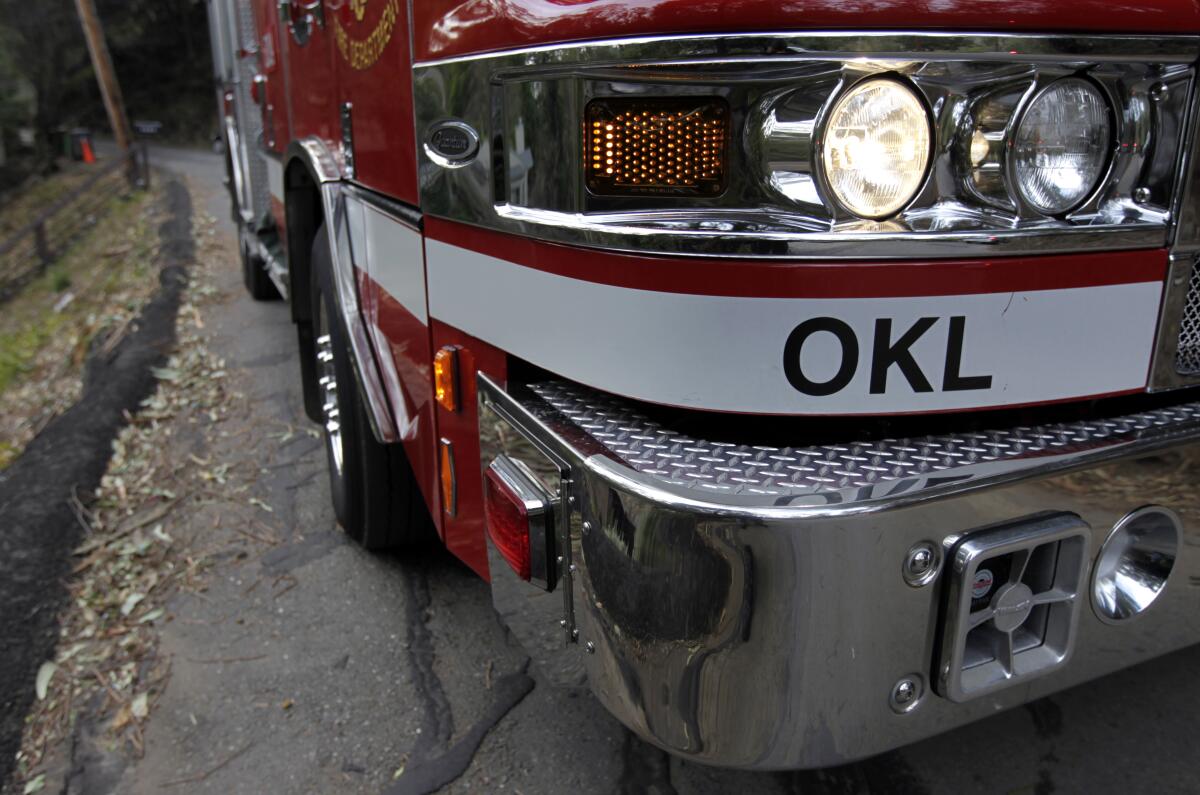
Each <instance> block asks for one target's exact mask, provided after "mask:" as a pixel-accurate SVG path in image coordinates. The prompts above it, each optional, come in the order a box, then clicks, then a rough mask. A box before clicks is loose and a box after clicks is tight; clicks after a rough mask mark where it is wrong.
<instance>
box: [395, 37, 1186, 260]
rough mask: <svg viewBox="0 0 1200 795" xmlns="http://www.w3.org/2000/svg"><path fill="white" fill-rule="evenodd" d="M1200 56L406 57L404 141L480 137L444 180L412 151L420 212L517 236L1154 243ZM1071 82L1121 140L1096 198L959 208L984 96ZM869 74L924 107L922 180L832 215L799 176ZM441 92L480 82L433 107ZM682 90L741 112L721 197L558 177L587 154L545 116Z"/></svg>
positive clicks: (651, 49) (719, 51)
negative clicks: (1066, 210) (1071, 205)
mask: <svg viewBox="0 0 1200 795" xmlns="http://www.w3.org/2000/svg"><path fill="white" fill-rule="evenodd" d="M1198 53H1200V40H1198V39H1196V38H1195V37H1186V36H1166V37H1156V38H1153V39H1150V38H1142V37H1136V36H1088V37H1065V36H1038V35H1029V36H1023V35H1017V36H1012V35H996V34H937V33H929V34H914V33H886V32H883V33H871V32H867V33H853V34H845V33H830V34H820V33H779V34H747V35H736V36H722V37H713V36H676V37H671V38H669V39H667V38H658V37H653V38H643V39H629V40H613V41H601V42H586V43H582V44H567V45H558V46H554V47H540V48H532V49H527V50H515V51H506V52H500V53H489V54H484V55H478V56H468V57H463V58H451V59H446V60H441V61H431V62H425V63H418V64H416V65H415V67H414V86H415V93H416V107H417V108H418V118H417V127H418V135H423V134H424V133H425V131H426V130H428V129H430V128H431V126H433V125H435V124H437V123H439V122H440V121H444V120H445V119H446V118H453V119H456V120H459V121H461V122H463V123H465V124H468V125H470V126H471V127H472V129H474V130H476V131H478V133H479V135H480V140H481V145H480V149H479V153H478V155H477V156H476V157H475V159H474V160H473V161H472V162H470V163H468V164H465V165H462V166H461V167H458V168H455V169H453V170H448V169H443V168H441V167H440V166H439V165H438V164H437V163H436V162H434V161H433V160H431V159H429V158H427V157H424V156H422V159H421V163H420V176H419V179H420V190H421V205H422V207H423V209H425V211H426V212H428V213H430V214H432V215H436V216H441V217H446V218H450V219H453V220H458V221H463V222H466V223H471V224H474V225H480V226H485V227H490V228H493V229H497V230H500V231H505V232H510V233H513V234H519V235H523V236H527V237H534V238H540V239H544V240H552V241H557V242H563V243H568V244H574V245H589V246H596V247H601V248H604V249H606V250H610V251H611V250H621V251H654V252H659V253H666V254H678V255H710V256H711V255H717V256H743V255H754V256H756V257H780V258H785V257H786V258H802V257H814V258H821V259H830V258H855V259H862V258H884V259H891V258H912V257H923V256H946V257H950V256H996V255H1002V254H1048V253H1056V252H1078V251H1081V250H1108V251H1112V250H1128V249H1137V248H1156V247H1162V246H1164V245H1165V244H1166V242H1167V239H1168V236H1169V228H1170V224H1171V222H1172V219H1173V217H1174V216H1173V213H1174V210H1175V203H1176V201H1177V197H1178V194H1179V190H1178V189H1177V187H1178V173H1179V163H1178V160H1179V152H1180V149H1181V145H1182V141H1183V140H1184V131H1185V128H1186V127H1187V123H1186V121H1187V120H1186V112H1187V106H1188V98H1189V97H1190V95H1191V90H1192V89H1191V86H1192V66H1191V65H1192V64H1193V63H1194V62H1195V61H1196V57H1197V54H1198ZM1080 71H1086V72H1087V73H1088V74H1089V75H1091V76H1092V77H1093V78H1095V79H1097V80H1099V81H1100V82H1101V83H1103V84H1104V85H1105V91H1106V92H1107V96H1108V97H1109V101H1110V103H1111V104H1112V106H1113V109H1114V111H1115V114H1116V122H1117V124H1118V128H1119V133H1118V139H1117V142H1118V144H1119V145H1118V146H1117V147H1115V148H1114V157H1113V162H1112V164H1111V168H1110V170H1109V173H1108V175H1107V176H1106V177H1105V179H1104V180H1102V182H1101V185H1100V187H1099V188H1098V189H1097V190H1096V192H1095V195H1093V196H1092V197H1091V198H1090V199H1089V200H1088V201H1087V202H1085V204H1084V205H1083V206H1082V207H1080V208H1079V209H1078V210H1076V211H1073V212H1072V213H1070V214H1069V215H1068V216H1067V217H1064V218H1051V217H1046V216H1041V215H1038V214H1035V213H1030V212H1028V208H1024V207H1021V206H1012V205H1011V203H1007V202H1006V201H1004V200H998V199H996V197H988V198H986V200H985V199H980V197H978V196H973V195H971V193H970V191H968V190H966V189H965V187H964V186H962V185H961V184H960V176H961V175H960V174H959V173H958V171H957V170H956V168H955V165H954V164H955V158H956V157H958V149H959V148H960V147H958V143H960V142H961V138H962V135H961V130H960V129H959V128H960V126H961V125H962V124H963V123H965V122H964V119H967V118H968V117H969V116H970V113H971V111H972V109H973V108H975V107H976V105H977V104H978V102H979V101H981V100H980V95H979V92H980V91H984V92H985V93H986V91H987V90H990V89H991V88H995V87H996V86H1006V87H1008V88H1009V89H1011V90H1012V91H1015V92H1017V93H1018V94H1022V92H1024V94H1023V95H1024V96H1027V95H1028V92H1029V90H1031V89H1033V88H1036V87H1037V86H1039V85H1043V84H1045V83H1047V82H1049V81H1051V80H1053V79H1056V78H1057V77H1062V76H1065V75H1070V74H1074V73H1077V72H1080ZM880 73H896V74H901V75H904V76H905V77H906V78H907V79H909V80H911V81H912V82H913V83H914V85H917V86H918V87H919V88H920V89H921V91H922V92H923V93H924V95H925V100H926V101H927V102H929V104H930V106H931V107H935V108H937V109H938V110H937V112H936V119H935V128H936V129H937V130H938V145H937V146H938V154H937V157H936V158H935V161H936V162H935V164H934V166H933V168H931V173H930V177H929V179H928V181H927V183H926V185H925V187H924V188H923V189H922V190H921V191H920V193H919V195H918V197H917V198H916V199H915V200H914V201H913V203H912V204H911V205H910V206H909V207H908V208H907V209H905V210H904V211H902V212H901V213H900V214H898V215H897V216H895V217H894V218H892V219H889V220H888V221H887V222H886V223H878V222H863V221H859V220H857V219H853V218H848V217H845V215H844V213H839V212H838V211H837V209H836V207H835V206H833V205H834V204H836V203H832V202H831V201H828V200H827V199H828V196H827V190H826V189H825V187H824V185H823V182H822V177H821V175H820V173H819V169H815V168H814V167H813V163H814V157H813V155H814V152H815V149H814V146H818V144H817V142H816V141H815V139H814V135H813V133H814V131H815V130H819V128H820V123H821V119H822V116H823V113H824V112H825V110H826V109H827V106H828V104H829V103H830V102H832V101H834V100H835V99H836V97H837V96H838V94H839V92H840V91H841V90H842V89H843V88H844V87H847V86H849V85H850V84H852V83H853V82H855V81H856V80H858V79H861V78H862V77H864V76H867V75H870V74H880ZM455 85H473V86H478V87H479V88H478V89H477V90H473V91H465V92H453V93H448V91H447V88H448V87H449V86H455ZM689 94H690V95H700V94H714V95H719V96H722V97H724V98H725V99H726V100H727V101H729V103H730V106H731V108H732V109H733V110H734V114H735V116H736V118H735V120H734V121H735V128H734V131H733V132H734V135H733V138H734V140H735V141H736V145H735V146H733V147H731V150H730V157H731V160H730V167H731V169H732V172H731V176H732V181H731V184H730V186H729V188H728V189H727V190H726V191H725V193H724V194H723V195H722V196H720V197H717V198H714V199H709V200H704V201H688V202H682V203H681V202H679V201H676V202H674V203H670V204H667V205H662V204H661V203H659V204H655V203H653V202H649V203H648V202H646V201H637V200H634V201H630V200H627V199H621V200H613V199H611V198H609V199H605V198H603V197H597V196H593V195H591V194H590V193H589V192H588V190H587V189H586V186H585V185H584V184H583V173H582V171H583V169H582V164H580V168H576V169H571V168H563V164H564V163H578V162H579V152H580V150H581V146H582V143H581V139H580V131H579V130H578V129H576V128H577V127H579V126H580V125H573V124H568V125H563V124H561V123H560V120H561V119H562V118H577V119H582V117H583V108H584V106H585V104H586V103H587V102H588V101H590V100H592V99H595V98H599V97H611V96H637V95H643V96H655V95H658V96H675V95H689ZM800 95H805V96H800ZM1020 108H1021V106H1020V105H1017V106H1016V110H1015V111H1014V113H1017V114H1019V113H1020ZM1013 118H1017V116H1014V117H1013ZM1135 199H1136V200H1135ZM1017 204H1018V205H1019V204H1020V203H1019V202H1018V203H1017Z"/></svg>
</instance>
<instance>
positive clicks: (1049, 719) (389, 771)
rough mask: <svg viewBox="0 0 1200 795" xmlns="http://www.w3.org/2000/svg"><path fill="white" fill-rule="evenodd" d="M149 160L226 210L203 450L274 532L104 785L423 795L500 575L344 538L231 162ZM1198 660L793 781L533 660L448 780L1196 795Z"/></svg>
mask: <svg viewBox="0 0 1200 795" xmlns="http://www.w3.org/2000/svg"><path fill="white" fill-rule="evenodd" d="M152 159H153V161H154V162H155V163H156V164H157V165H159V166H166V167H169V168H172V169H174V170H177V171H178V172H180V173H183V174H186V175H187V176H188V177H189V178H190V181H191V184H192V187H193V193H194V196H193V198H194V204H195V206H196V208H197V210H207V212H209V213H211V214H212V215H213V216H215V217H216V218H218V219H221V224H220V225H219V227H218V228H219V234H220V235H222V236H223V237H224V238H225V245H226V248H225V250H226V251H227V252H228V256H227V257H225V258H224V259H223V261H222V269H223V270H222V276H221V279H220V286H221V287H222V289H223V290H225V291H227V292H228V298H227V300H225V301H223V302H221V303H219V304H218V305H217V306H216V307H215V308H214V309H213V310H212V311H211V313H210V316H209V317H207V318H206V322H207V323H209V325H210V326H211V327H212V328H213V330H214V335H215V337H214V345H215V347H216V349H217V351H218V353H220V354H221V355H222V356H224V357H225V359H226V361H227V365H228V369H229V372H230V374H231V378H233V379H234V383H235V385H237V386H238V388H240V389H241V390H243V391H244V392H245V393H246V394H247V395H248V396H249V398H250V401H249V404H250V405H249V408H248V409H247V410H246V411H245V412H243V414H242V415H241V416H239V417H235V418H234V419H232V420H231V422H232V423H233V424H232V425H231V427H230V428H229V429H228V432H227V433H225V434H224V437H225V438H227V440H228V441H227V442H226V443H225V445H224V447H223V448H221V449H217V450H214V451H212V454H214V455H218V456H219V455H229V456H233V457H237V456H241V457H249V458H251V459H253V460H256V461H257V462H258V465H259V466H260V467H261V468H262V471H263V472H264V476H263V478H262V480H261V481H260V483H259V484H258V485H259V487H261V488H263V489H265V490H266V491H265V493H266V495H267V496H266V499H267V501H268V502H269V503H270V504H271V505H272V506H273V509H274V510H273V513H272V515H271V517H270V518H269V520H268V522H269V524H270V526H271V527H272V528H273V532H276V533H278V534H279V537H280V539H281V540H282V543H280V544H278V545H277V546H274V547H272V548H271V549H269V550H266V551H264V552H256V553H255V554H254V555H251V556H248V557H245V556H243V557H238V556H232V557H231V558H230V559H229V560H228V561H227V562H226V563H224V564H218V565H217V566H216V567H215V568H214V569H213V571H212V572H211V577H212V585H211V587H210V588H209V589H208V591H207V592H206V593H205V594H204V595H203V597H202V598H201V597H199V596H196V595H190V594H184V595H181V596H179V597H177V598H176V599H175V600H174V602H173V603H172V605H171V608H172V610H173V611H174V612H175V614H176V616H177V618H176V620H175V621H173V622H171V623H169V624H167V625H166V626H165V628H164V633H165V636H164V648H165V649H166V650H167V651H169V652H170V653H172V654H173V655H174V659H175V660H176V661H177V662H176V663H175V667H174V668H173V673H172V679H171V682H170V685H169V686H168V688H167V691H166V694H165V695H164V697H163V698H162V700H161V702H160V703H159V705H158V707H157V708H156V710H155V712H154V714H153V715H152V717H151V719H150V724H149V730H148V732H147V746H146V756H145V758H144V759H142V760H141V761H140V762H138V763H136V764H133V765H132V766H129V767H126V768H125V769H124V770H120V771H113V772H112V775H111V776H107V777H106V776H97V777H94V779H93V780H94V782H95V783H96V784H97V785H98V786H97V789H104V788H106V787H113V788H114V789H116V790H119V791H126V792H147V793H149V792H162V791H163V790H162V789H161V785H162V783H163V782H164V781H165V780H167V779H170V778H175V777H179V776H182V775H191V776H192V779H193V780H191V782H190V783H189V784H188V785H187V786H185V787H182V789H184V790H187V791H198V792H326V791H338V792H346V791H349V792H356V791H362V792H373V791H380V790H381V789H384V788H386V787H390V786H396V784H399V785H400V786H401V787H404V786H405V782H408V785H409V787H410V788H411V786H412V785H414V784H415V783H417V782H416V780H415V779H414V777H413V775H412V774H413V772H414V769H415V770H420V771H422V772H423V773H428V772H429V770H431V769H434V770H436V769H437V768H438V766H439V765H442V766H443V767H442V769H443V771H444V770H445V765H448V764H449V761H448V760H447V758H446V757H444V756H443V754H444V753H445V752H446V751H447V749H449V748H451V747H452V745H453V743H454V742H456V741H458V740H460V739H461V738H463V737H464V736H467V735H468V734H469V733H470V732H471V729H472V727H473V726H477V725H479V723H480V721H486V719H487V713H488V711H489V708H490V707H491V706H492V705H493V704H494V703H495V702H496V701H497V699H498V698H499V696H500V694H501V691H502V690H503V689H504V688H503V686H502V685H503V683H502V677H504V676H505V675H510V674H514V672H519V671H520V669H521V666H522V662H523V659H524V655H523V654H522V652H521V650H520V649H519V648H518V647H516V646H515V645H513V643H512V641H510V640H509V639H508V638H506V635H505V633H504V631H503V630H502V629H501V628H500V627H499V626H498V625H497V622H496V620H495V617H494V615H493V613H492V611H491V607H490V596H489V592H488V588H487V586H486V585H485V584H484V583H482V582H480V581H478V580H477V579H476V578H475V577H473V576H472V575H471V573H470V572H469V571H467V570H466V569H465V567H463V566H461V565H459V564H458V563H457V562H456V561H454V560H453V559H451V558H450V557H449V556H446V555H437V554H435V555H430V556H426V557H423V558H419V559H403V558H398V557H390V556H382V557H379V556H372V555H369V554H367V553H364V552H362V551H361V550H359V549H358V548H356V547H354V546H353V545H351V544H349V543H347V542H346V541H345V540H344V537H343V536H342V535H341V534H340V532H339V531H338V530H337V528H336V526H335V524H334V520H333V517H332V513H331V511H330V508H329V502H328V489H327V485H326V480H325V477H326V475H325V468H324V467H325V462H324V455H323V452H322V450H321V447H320V444H319V442H317V441H316V440H314V439H312V438H311V437H308V436H305V435H303V434H302V435H300V436H297V437H295V438H289V439H287V440H286V441H281V439H280V438H279V434H278V428H280V427H286V426H288V425H292V426H296V427H303V426H304V425H305V420H304V418H303V410H302V404H301V398H300V392H299V386H298V377H297V364H296V361H295V353H294V342H293V331H292V327H291V325H290V323H289V322H288V319H287V310H286V308H285V307H284V306H283V305H282V304H280V303H275V304H256V303H255V302H253V301H251V300H250V299H249V298H248V297H247V296H246V295H245V294H244V292H243V291H242V290H241V289H240V276H239V273H238V271H237V264H236V254H235V247H234V236H233V230H232V228H231V227H230V226H229V224H228V220H227V219H228V217H229V213H228V207H227V203H226V202H227V198H226V194H225V192H224V190H223V188H222V186H221V176H222V174H221V171H222V166H221V160H220V159H219V157H217V156H215V155H210V154H207V153H204V152H197V151H186V150H170V149H165V148H156V149H155V150H154V152H153V155H152ZM197 521H199V518H197ZM259 583H261V584H259ZM205 659H207V660H213V659H221V660H225V661H226V662H220V663H204V662H202V661H203V660H205ZM189 661H191V662H189ZM197 661H201V662H197ZM1198 664H1200V647H1197V648H1193V649H1188V650H1185V651H1183V652H1179V653H1176V654H1173V655H1170V656H1168V657H1165V658H1161V659H1159V660H1157V661H1153V662H1150V663H1148V664H1145V665H1142V666H1140V667H1137V668H1134V669H1131V670H1128V671H1125V672H1122V673H1119V674H1116V675H1113V676H1110V677H1107V678H1104V679H1102V680H1098V681H1096V682H1093V683H1090V684H1087V685H1084V686H1081V687H1078V688H1075V689H1073V690H1070V691H1066V692H1064V693H1061V694H1059V695H1057V696H1054V697H1052V698H1049V699H1044V700H1042V701H1039V702H1036V703H1034V704H1031V705H1029V706H1027V707H1025V708H1022V709H1016V710H1012V711H1009V712H1005V713H1001V714H997V715H995V716H994V717H992V718H989V719H987V720H984V721H981V722H979V723H976V724H974V725H971V726H968V727H965V728H962V729H959V730H956V731H953V732H951V733H948V734H944V735H942V736H939V737H935V738H932V739H930V740H927V741H924V742H922V743H919V744H917V745H914V746H910V747H907V748H904V749H901V750H899V751H896V752H893V753H889V754H885V755H883V756H881V757H877V758H875V759H871V760H867V761H865V762H862V763H859V764H856V765H850V766H847V767H843V768H839V769H835V770H825V771H809V772H801V773H783V774H780V773H771V774H747V773H741V772H736V771H724V770H715V769H711V768H706V767H703V766H699V765H694V764H688V763H684V762H681V761H679V760H677V759H669V758H667V757H666V756H665V755H663V754H661V753H660V752H657V751H655V750H653V749H650V748H649V747H647V746H646V745H645V744H643V743H641V742H640V741H637V740H636V739H633V738H632V737H631V736H630V735H629V733H628V732H626V731H625V730H624V729H623V728H622V727H621V726H620V725H619V724H618V723H617V722H616V721H615V720H613V719H612V718H611V717H609V716H608V715H607V713H605V711H604V710H603V709H602V708H601V707H600V706H599V705H598V704H597V703H596V701H595V700H594V699H593V698H592V697H591V695H590V694H588V693H587V692H576V691H564V690H557V689H554V688H553V687H551V686H549V685H547V684H546V683H544V682H543V681H542V680H541V679H540V678H539V677H538V675H537V673H536V671H531V675H532V676H533V678H534V687H533V690H532V691H531V692H530V693H529V694H528V696H526V697H525V698H524V699H523V700H522V701H520V703H519V704H517V706H516V707H515V708H514V709H512V710H511V712H509V713H508V714H507V715H505V716H504V717H503V718H502V719H501V720H500V721H499V722H498V723H497V724H496V725H495V727H494V728H493V729H492V730H491V731H490V732H489V733H488V734H487V735H486V736H485V737H484V739H483V741H482V744H481V745H480V746H479V748H478V751H477V752H476V753H474V755H473V756H472V757H471V759H470V762H469V764H468V765H467V768H466V770H465V772H464V773H463V774H462V776H461V777H459V778H458V779H456V780H455V781H453V782H452V783H451V784H449V785H448V786H447V787H446V789H445V790H444V791H447V792H500V791H503V792H520V793H525V794H526V795H532V793H559V792H572V793H576V792H578V793H612V792H658V793H669V792H678V793H725V792H737V793H805V794H806V795H807V793H843V792H918V793H968V792H980V793H1019V792H1030V793H1051V792H1149V791H1173V792H1175V791H1200V773H1198V771H1197V766H1196V741H1195V736H1194V735H1193V731H1194V723H1195V716H1196V714H1197V708H1198V707H1200V677H1197V676H1196V674H1195V672H1196V671H1197V669H1198ZM512 681H515V680H512ZM402 766H403V767H404V768H405V775H402V776H400V778H399V779H398V781H394V779H395V774H396V772H397V771H398V770H399V769H400V768H401V767H402ZM197 776H199V778H198V779H197V778H196V777H197ZM105 782H107V783H105ZM102 783H103V784H104V786H99V785H100V784H102Z"/></svg>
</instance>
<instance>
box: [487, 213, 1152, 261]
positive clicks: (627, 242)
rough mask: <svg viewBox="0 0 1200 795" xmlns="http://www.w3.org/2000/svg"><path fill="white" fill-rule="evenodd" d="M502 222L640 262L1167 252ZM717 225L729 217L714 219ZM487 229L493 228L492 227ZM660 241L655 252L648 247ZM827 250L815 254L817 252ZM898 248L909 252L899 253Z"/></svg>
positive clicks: (1107, 234)
mask: <svg viewBox="0 0 1200 795" xmlns="http://www.w3.org/2000/svg"><path fill="white" fill-rule="evenodd" d="M495 209H496V215H497V217H498V218H500V219H502V220H505V221H510V222H511V226H509V227H505V228H503V229H502V231H505V232H510V233H513V234H518V235H525V236H528V237H535V238H539V239H543V240H547V241H551V242H558V243H565V244H569V245H578V246H586V247H591V248H601V249H604V250H605V251H620V252H627V253H635V254H670V255H672V256H681V257H713V256H727V257H746V256H752V257H754V258H756V259H788V260H796V259H819V260H822V261H825V260H830V259H919V258H921V257H930V256H936V257H976V256H983V257H995V256H1002V255H1005V254H1013V255H1015V254H1032V255H1037V254H1071V253H1076V252H1080V251H1128V250H1134V249H1149V248H1161V247H1162V246H1163V245H1164V244H1165V243H1166V229H1165V228H1164V227H1163V226H1159V225H1153V224H1145V225H1134V224H1128V225H1107V224H1106V225H1096V226H1087V227H1071V228H1065V229H1058V230H1055V232H1054V233H1052V234H1048V233H1047V232H1045V231H1044V230H1038V229H1014V230H1006V231H987V232H984V231H980V232H893V233H889V232H873V233H853V232H846V233H838V232H796V233H788V232H778V231H759V230H749V231H744V232H739V231H728V232H722V233H720V234H705V235H703V237H702V238H701V236H700V235H698V234H697V233H696V232H693V231H691V230H686V229H682V230H681V229H669V228H659V227H649V226H636V225H633V224H631V223H630V222H631V221H634V220H636V219H637V218H639V217H640V218H643V219H650V218H654V217H655V216H657V217H658V218H661V219H662V220H663V222H664V223H667V222H669V219H670V215H671V214H670V213H669V212H666V211H664V212H661V213H649V212H647V213H642V214H629V213H622V214H612V215H607V216H604V215H592V214H588V215H584V214H582V213H559V212H554V211H550V210H536V209H531V208H528V207H517V206H515V205H507V204H505V205H498V206H496V208H495ZM708 215H710V216H711V218H712V220H713V221H714V222H718V223H719V222H720V221H721V212H720V211H714V212H711V213H708ZM484 225H485V226H490V225H487V224H484ZM649 238H653V239H654V240H655V244H656V245H655V247H654V249H653V250H649V249H648V248H647V247H646V246H645V245H644V243H643V242H642V241H645V240H647V239H649ZM814 244H816V245H819V246H820V250H819V251H814V250H813V248H812V246H813V245H814ZM898 246H901V247H900V248H898Z"/></svg>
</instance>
